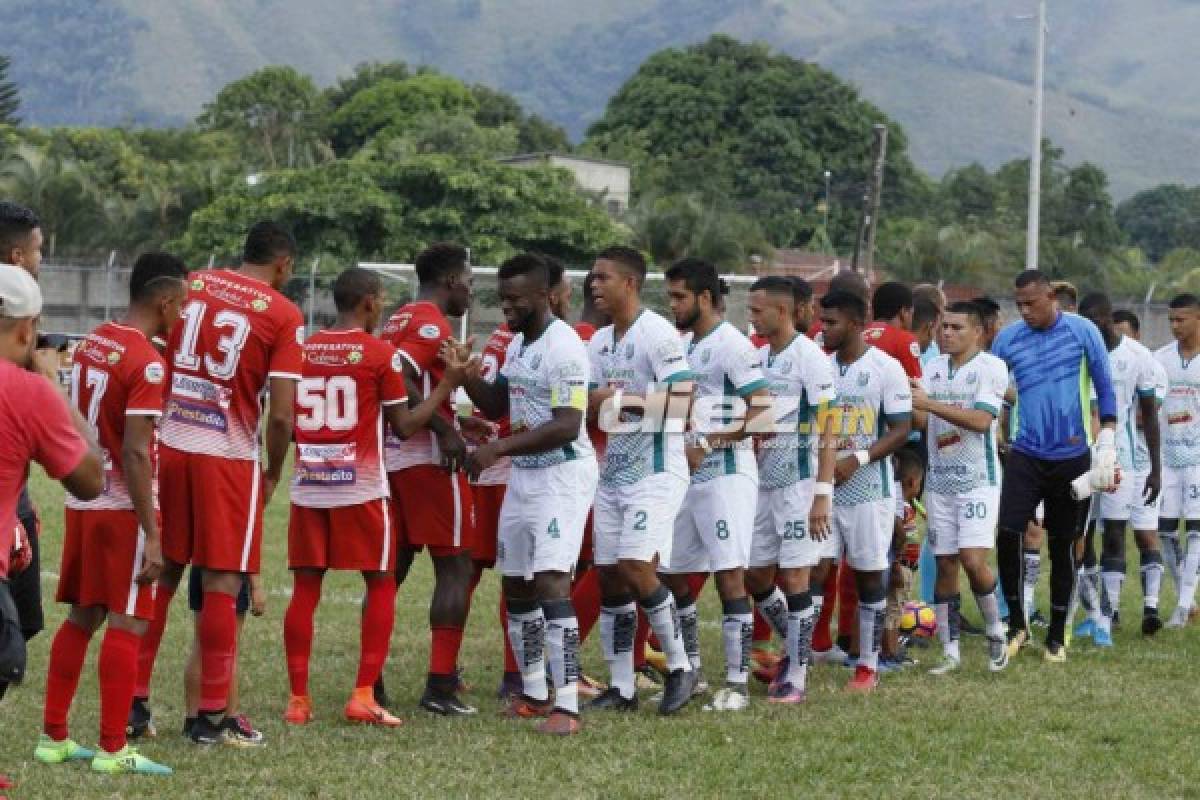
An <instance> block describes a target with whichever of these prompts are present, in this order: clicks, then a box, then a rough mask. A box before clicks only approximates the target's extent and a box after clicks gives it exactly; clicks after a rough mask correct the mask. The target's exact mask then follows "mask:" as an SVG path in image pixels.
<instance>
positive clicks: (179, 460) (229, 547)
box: [158, 445, 263, 573]
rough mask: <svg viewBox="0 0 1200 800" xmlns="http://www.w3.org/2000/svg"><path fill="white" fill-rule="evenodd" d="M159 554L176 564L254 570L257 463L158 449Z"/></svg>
mask: <svg viewBox="0 0 1200 800" xmlns="http://www.w3.org/2000/svg"><path fill="white" fill-rule="evenodd" d="M158 502H159V505H160V506H161V507H162V520H163V533H162V537H163V555H164V556H166V557H167V558H169V559H170V560H172V561H174V562H175V563H177V564H186V563H188V562H189V561H190V562H191V563H193V564H195V565H196V566H198V567H204V568H205V569H211V570H220V571H223V572H250V573H257V572H258V564H259V555H260V551H261V550H262V520H263V496H262V470H261V469H260V468H259V465H258V462H255V461H244V460H240V459H233V458H218V457H217V456H206V455H200V454H198V453H184V452H182V451H180V450H175V449H173V448H171V447H167V446H166V445H160V446H159V449H158Z"/></svg>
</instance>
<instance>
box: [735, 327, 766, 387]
mask: <svg viewBox="0 0 1200 800" xmlns="http://www.w3.org/2000/svg"><path fill="white" fill-rule="evenodd" d="M725 372H726V374H727V375H728V376H729V381H730V383H732V384H733V387H734V391H735V392H737V393H738V394H739V395H740V396H742V397H746V396H747V395H750V394H753V393H754V392H757V391H758V390H759V389H765V388H767V386H768V385H769V384H768V383H767V379H766V377H765V376H764V375H763V371H762V357H761V356H760V355H759V354H758V351H757V350H756V349H754V345H752V344H751V343H750V341H749V340H745V341H742V340H739V341H738V347H735V348H731V351H730V353H729V363H728V364H726V366H725Z"/></svg>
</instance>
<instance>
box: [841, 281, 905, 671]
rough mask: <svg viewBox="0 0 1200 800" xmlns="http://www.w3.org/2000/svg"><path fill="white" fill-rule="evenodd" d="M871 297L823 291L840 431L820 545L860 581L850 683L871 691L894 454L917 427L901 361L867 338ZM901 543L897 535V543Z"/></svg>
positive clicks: (886, 559) (886, 555)
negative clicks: (829, 520)
mask: <svg viewBox="0 0 1200 800" xmlns="http://www.w3.org/2000/svg"><path fill="white" fill-rule="evenodd" d="M866 318H867V304H866V303H865V302H864V301H863V299H862V298H861V297H858V296H857V295H853V294H850V293H848V292H841V291H835V292H830V293H828V294H826V295H825V296H824V297H822V298H821V328H822V331H823V333H824V337H825V346H826V347H827V348H829V349H830V350H832V351H833V356H832V358H833V366H834V376H833V377H834V389H835V391H836V393H837V400H836V402H835V404H834V408H833V409H832V412H831V424H832V425H833V431H834V435H835V436H836V437H837V450H838V460H837V465H836V467H835V468H834V484H835V488H834V493H833V527H832V531H831V534H830V536H829V538H828V539H827V540H826V543H825V546H824V548H823V551H822V553H821V558H822V560H823V561H824V560H826V559H828V560H829V561H830V562H832V561H833V560H835V559H837V558H838V557H839V556H840V555H841V554H842V553H843V552H844V553H845V556H846V561H847V563H848V564H849V565H850V566H851V567H852V568H853V569H854V571H855V584H856V586H857V588H858V642H859V657H858V665H857V667H856V668H855V670H854V677H853V678H852V679H851V680H850V683H849V684H848V685H847V686H846V689H847V690H848V691H852V692H864V693H865V692H871V691H873V690H874V689H875V685H876V684H877V683H878V673H877V668H878V664H879V647H880V641H881V639H882V636H883V622H884V610H885V605H884V586H883V575H884V571H885V570H887V569H888V567H889V566H890V563H891V557H890V556H889V551H892V552H895V553H898V552H899V550H900V548H899V547H898V546H897V547H893V544H894V543H893V536H892V534H893V523H892V521H893V517H894V512H895V508H896V500H895V498H894V497H893V496H892V495H893V492H894V491H895V490H894V489H893V486H892V481H893V478H892V463H891V461H892V460H891V455H892V453H894V452H896V450H898V449H899V448H900V447H901V446H902V445H903V444H904V443H905V442H906V441H907V440H908V434H909V432H910V431H911V430H912V392H911V390H910V388H909V385H908V376H907V375H906V374H905V373H904V368H903V367H901V366H900V362H898V361H896V359H894V358H892V357H891V356H889V355H888V354H886V353H884V352H883V351H882V350H879V349H878V348H875V347H871V346H870V345H868V344H867V343H866V341H865V340H864V339H863V335H862V333H863V327H864V326H865V324H866ZM895 544H899V543H895Z"/></svg>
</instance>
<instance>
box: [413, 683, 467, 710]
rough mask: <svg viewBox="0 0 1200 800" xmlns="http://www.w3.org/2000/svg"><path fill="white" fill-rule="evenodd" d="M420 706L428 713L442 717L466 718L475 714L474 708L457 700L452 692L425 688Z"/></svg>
mask: <svg viewBox="0 0 1200 800" xmlns="http://www.w3.org/2000/svg"><path fill="white" fill-rule="evenodd" d="M420 706H421V708H423V709H425V710H426V711H428V712H429V713H431V714H437V715H439V716H442V717H466V716H470V715H471V714H475V713H477V712H476V710H475V709H474V708H472V707H471V706H469V705H467V704H466V703H464V702H463V701H462V700H459V699H458V696H457V695H456V694H454V692H443V691H439V690H437V689H433V688H430V687H425V693H424V694H422V695H421V702H420Z"/></svg>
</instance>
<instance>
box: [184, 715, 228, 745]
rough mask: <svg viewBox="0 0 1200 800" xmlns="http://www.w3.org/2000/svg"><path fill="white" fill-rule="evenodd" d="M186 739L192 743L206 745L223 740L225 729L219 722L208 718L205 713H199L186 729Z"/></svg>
mask: <svg viewBox="0 0 1200 800" xmlns="http://www.w3.org/2000/svg"><path fill="white" fill-rule="evenodd" d="M188 739H190V740H191V742H192V744H198V745H202V746H205V747H207V746H208V745H213V744H218V743H220V742H223V741H225V730H224V729H223V728H222V727H221V725H220V724H218V723H214V722H213V721H212V720H211V719H209V717H208V715H207V714H201V715H200V716H198V717H196V721H195V722H193V723H192V729H191V730H190V731H188Z"/></svg>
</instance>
